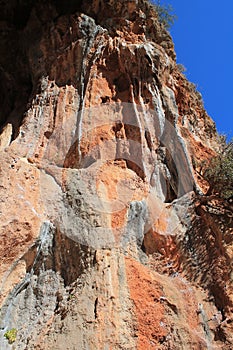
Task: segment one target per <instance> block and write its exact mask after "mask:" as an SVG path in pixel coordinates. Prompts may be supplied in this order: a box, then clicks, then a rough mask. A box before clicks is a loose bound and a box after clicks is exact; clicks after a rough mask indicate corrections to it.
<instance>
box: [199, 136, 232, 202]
mask: <svg viewBox="0 0 233 350" xmlns="http://www.w3.org/2000/svg"><path fill="white" fill-rule="evenodd" d="M201 175H202V176H203V178H204V179H205V180H206V181H208V183H209V190H208V193H207V195H218V196H219V197H220V198H223V199H229V198H230V197H232V196H233V139H232V140H231V141H230V142H228V143H227V142H226V137H225V136H220V148H219V151H218V152H217V154H216V156H215V157H213V158H212V159H211V160H210V161H209V162H207V163H204V164H202V166H201Z"/></svg>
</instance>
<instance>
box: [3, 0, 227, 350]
mask: <svg viewBox="0 0 233 350" xmlns="http://www.w3.org/2000/svg"><path fill="white" fill-rule="evenodd" d="M18 14H20V15H18ZM0 25H1V28H2V31H1V32H0V37H1V40H0V50H1V55H0V75H1V82H0V91H1V97H0V99H1V101H2V110H1V112H0V124H1V135H0V150H1V154H0V160H1V162H0V163H1V167H0V175H1V202H0V212H1V214H2V216H1V231H0V237H1V244H0V251H1V266H0V276H1V281H2V283H1V289H0V293H1V294H0V302H1V306H2V307H1V314H0V347H1V350H5V349H12V348H13V347H15V348H16V349H22V350H23V349H38V350H39V349H40V350H42V349H48V350H49V349H51V350H52V349H62V350H63V349H74V348H75V349H80V350H81V349H83V350H86V349H102V348H105V349H116V350H118V349H124V350H125V349H132V350H134V349H145V348H146V349H185V350H188V349H190V350H191V349H224V350H226V349H228V350H230V349H231V348H232V344H233V343H232V335H231V334H232V295H233V294H232V266H231V261H232V239H231V237H232V205H231V203H230V202H229V203H223V202H210V203H207V204H203V203H202V202H201V201H200V196H201V193H205V191H206V190H207V188H208V184H207V183H206V182H205V181H204V180H203V179H202V178H201V177H200V175H199V174H197V173H196V172H195V164H196V163H197V162H198V161H200V160H204V159H209V158H210V157H211V156H212V155H214V154H215V150H214V147H215V146H216V142H217V141H216V131H215V126H214V123H213V121H212V120H211V119H210V118H209V116H208V115H207V114H206V112H205V110H204V108H203V104H202V101H201V97H200V94H199V93H198V92H197V91H196V90H195V87H194V86H193V85H192V84H191V83H189V82H188V81H187V80H186V78H185V77H184V75H183V74H181V73H180V72H179V70H178V68H177V65H176V62H175V58H176V57H175V52H174V47H173V43H172V40H171V37H170V35H169V34H168V33H167V32H166V30H164V28H163V27H162V26H161V25H160V24H159V22H158V19H157V16H156V13H155V11H154V10H153V8H152V7H151V5H150V4H149V3H148V2H147V1H145V0H139V1H136V0H135V1H125V0H118V1H116V0H109V1H102V0H93V1H91V0H90V1H69V2H65V1H56V2H53V1H47V2H46V3H44V2H42V1H24V2H21V1H18V2H15V1H8V2H5V1H3V2H2V12H1V17H0ZM9 43H11V45H10V46H9ZM8 47H11V49H10V50H8ZM15 61H17V65H16V64H15ZM14 328H15V329H16V330H17V336H16V339H15V340H14V343H13V345H11V344H9V342H8V341H7V339H6V337H5V336H4V334H6V332H7V331H9V330H11V329H14Z"/></svg>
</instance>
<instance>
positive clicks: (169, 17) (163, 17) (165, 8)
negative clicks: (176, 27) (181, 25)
mask: <svg viewBox="0 0 233 350" xmlns="http://www.w3.org/2000/svg"><path fill="white" fill-rule="evenodd" d="M152 3H153V6H154V9H155V11H156V12H157V14H158V18H159V21H160V23H162V24H163V25H164V27H165V28H166V29H167V30H168V29H170V28H171V26H172V25H173V24H174V22H175V20H176V19H177V17H176V15H175V14H174V13H173V7H172V6H171V5H161V2H160V0H157V1H156V0H154V1H152Z"/></svg>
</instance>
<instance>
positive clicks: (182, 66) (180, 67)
mask: <svg viewBox="0 0 233 350" xmlns="http://www.w3.org/2000/svg"><path fill="white" fill-rule="evenodd" d="M177 68H178V71H179V72H180V73H184V72H186V70H187V69H186V67H185V66H184V65H183V64H182V63H177Z"/></svg>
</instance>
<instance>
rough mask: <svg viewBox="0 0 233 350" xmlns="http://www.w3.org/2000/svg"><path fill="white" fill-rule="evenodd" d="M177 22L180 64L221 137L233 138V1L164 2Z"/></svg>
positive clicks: (175, 37) (173, 29) (174, 34)
mask: <svg viewBox="0 0 233 350" xmlns="http://www.w3.org/2000/svg"><path fill="white" fill-rule="evenodd" d="M161 4H171V5H172V7H173V9H174V13H175V14H176V15H177V17H178V18H177V20H176V21H175V23H174V25H173V26H172V27H171V29H170V33H171V35H172V37H173V41H174V43H175V51H176V54H177V62H178V63H182V64H183V65H184V66H185V67H186V69H187V71H186V72H185V75H186V76H187V78H188V79H189V80H190V81H192V82H193V83H195V84H197V89H198V90H199V91H200V92H201V94H202V96H203V100H204V105H205V108H206V111H207V113H208V114H209V115H210V116H211V117H212V118H213V119H214V121H215V122H216V125H217V129H218V131H219V132H220V133H226V134H228V136H229V137H233V106H232V104H233V103H232V102H233V0H221V1H216V0H212V1H211V0H191V1H187V0H161Z"/></svg>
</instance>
